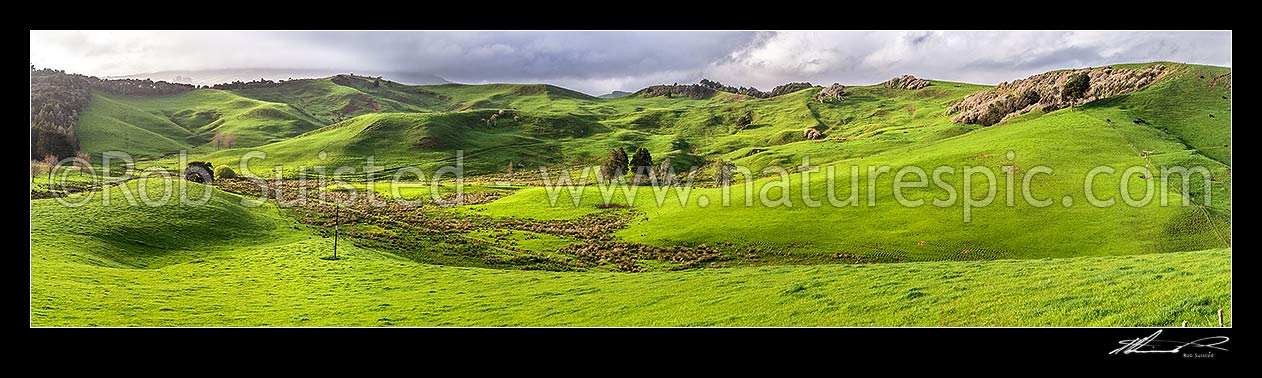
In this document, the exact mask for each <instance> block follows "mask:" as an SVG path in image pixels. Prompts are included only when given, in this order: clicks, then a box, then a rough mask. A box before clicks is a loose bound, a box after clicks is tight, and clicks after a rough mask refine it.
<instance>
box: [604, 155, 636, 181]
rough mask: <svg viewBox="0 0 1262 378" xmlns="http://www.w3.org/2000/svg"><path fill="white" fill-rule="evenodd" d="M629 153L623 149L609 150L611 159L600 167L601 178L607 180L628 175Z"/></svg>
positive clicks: (606, 160)
mask: <svg viewBox="0 0 1262 378" xmlns="http://www.w3.org/2000/svg"><path fill="white" fill-rule="evenodd" d="M628 168H629V167H628V163H627V152H626V151H623V150H622V148H614V149H612V150H609V158H608V159H605V163H604V164H601V166H600V176H601V177H604V178H606V179H614V178H618V177H622V176H623V175H625V174H627V169H628Z"/></svg>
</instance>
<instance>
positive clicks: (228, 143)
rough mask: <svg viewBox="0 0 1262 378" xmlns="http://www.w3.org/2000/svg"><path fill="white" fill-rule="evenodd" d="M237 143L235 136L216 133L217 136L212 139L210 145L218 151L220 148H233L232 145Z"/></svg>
mask: <svg viewBox="0 0 1262 378" xmlns="http://www.w3.org/2000/svg"><path fill="white" fill-rule="evenodd" d="M236 142H237V137H236V136H235V135H227V134H224V133H215V136H213V137H211V138H210V144H211V145H213V146H215V149H216V150H218V149H219V148H220V147H223V148H231V147H232V144H233V143H236Z"/></svg>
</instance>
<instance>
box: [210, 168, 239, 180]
mask: <svg viewBox="0 0 1262 378" xmlns="http://www.w3.org/2000/svg"><path fill="white" fill-rule="evenodd" d="M215 177H218V178H221V179H234V178H237V172H236V171H234V170H232V167H228V166H221V167H219V168H215Z"/></svg>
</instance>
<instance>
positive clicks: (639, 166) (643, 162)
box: [630, 147, 653, 183]
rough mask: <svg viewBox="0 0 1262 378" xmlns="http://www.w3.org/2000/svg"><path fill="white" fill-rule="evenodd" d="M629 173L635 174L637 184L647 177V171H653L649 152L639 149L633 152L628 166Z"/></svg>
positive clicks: (651, 156) (651, 157)
mask: <svg viewBox="0 0 1262 378" xmlns="http://www.w3.org/2000/svg"><path fill="white" fill-rule="evenodd" d="M630 168H631V172H633V173H634V174H635V176H634V177H635V179H634V180H635V182H637V183H639V182H641V181H643V180H644V178H645V177H647V176H648V174H649V171H650V170H652V169H653V155H651V154H649V150H647V149H645V148H643V147H640V149H638V150H635V155H632V156H631V164H630Z"/></svg>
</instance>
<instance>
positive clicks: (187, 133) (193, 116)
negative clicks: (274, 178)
mask: <svg viewBox="0 0 1262 378" xmlns="http://www.w3.org/2000/svg"><path fill="white" fill-rule="evenodd" d="M93 99H94V101H92V103H91V104H90V105H89V107H88V109H87V110H86V111H85V112H84V116H83V121H82V122H80V125H79V128H80V130H81V132H82V133H84V134H86V135H88V137H86V138H81V139H82V142H81V143H82V149H83V150H84V151H86V152H89V153H92V154H93V155H98V154H99V153H100V152H103V151H110V150H121V151H125V152H127V153H130V154H132V155H133V156H140V157H153V156H154V155H159V156H160V155H163V154H169V153H173V152H177V151H178V150H179V149H191V148H199V149H200V150H203V151H204V150H213V147H211V146H210V141H211V138H212V137H213V136H214V135H215V134H216V133H221V134H226V135H232V136H234V137H236V141H235V143H234V146H235V147H254V146H260V145H263V144H267V143H272V142H277V141H281V140H285V139H287V138H289V137H292V136H296V135H298V134H302V133H303V132H306V131H310V130H314V129H316V128H318V127H320V125H321V124H320V123H319V122H318V121H316V119H314V118H312V117H311V116H309V115H307V114H305V113H303V112H302V111H300V110H298V109H295V108H292V107H290V106H288V105H285V104H280V103H272V102H264V101H258V100H253V99H249V98H245V97H241V96H238V95H235V94H233V93H231V92H228V91H221V90H214V89H199V90H194V91H189V92H184V93H180V94H176V95H169V96H115V95H103V94H99V93H98V94H95V95H94V96H93Z"/></svg>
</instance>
